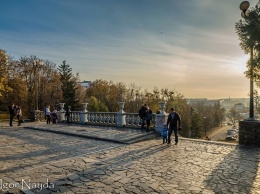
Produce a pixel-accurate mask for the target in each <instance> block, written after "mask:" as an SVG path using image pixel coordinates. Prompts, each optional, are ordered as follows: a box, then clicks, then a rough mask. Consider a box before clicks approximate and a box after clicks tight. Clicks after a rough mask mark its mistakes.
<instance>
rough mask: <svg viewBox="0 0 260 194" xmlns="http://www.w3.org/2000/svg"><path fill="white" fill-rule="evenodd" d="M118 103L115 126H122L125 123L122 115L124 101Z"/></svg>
mask: <svg viewBox="0 0 260 194" xmlns="http://www.w3.org/2000/svg"><path fill="white" fill-rule="evenodd" d="M118 104H119V112H118V113H117V126H118V127H124V126H125V125H126V122H125V115H124V105H125V103H124V102H118Z"/></svg>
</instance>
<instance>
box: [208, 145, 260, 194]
mask: <svg viewBox="0 0 260 194" xmlns="http://www.w3.org/2000/svg"><path fill="white" fill-rule="evenodd" d="M259 163H260V149H259V148H254V147H244V146H236V148H235V149H234V150H232V151H231V152H230V153H228V154H227V155H226V156H225V157H224V158H223V160H222V161H220V163H219V164H218V165H217V166H216V167H215V168H214V170H213V171H212V172H211V173H210V175H209V176H208V177H207V179H206V181H205V184H206V185H207V186H206V187H207V189H209V190H211V191H213V192H214V193H216V194H224V193H252V190H254V191H253V193H255V192H256V191H260V185H259V182H258V183H257V184H255V183H256V182H257V177H258V181H259V176H260V174H259V172H258V171H259V169H258V168H259Z"/></svg>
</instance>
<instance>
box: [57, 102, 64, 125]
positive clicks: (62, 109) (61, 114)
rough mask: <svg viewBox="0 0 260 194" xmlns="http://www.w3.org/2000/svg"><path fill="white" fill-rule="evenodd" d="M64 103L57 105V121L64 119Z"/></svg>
mask: <svg viewBox="0 0 260 194" xmlns="http://www.w3.org/2000/svg"><path fill="white" fill-rule="evenodd" d="M64 104H65V103H59V105H60V111H59V112H58V122H64V121H65V110H64Z"/></svg>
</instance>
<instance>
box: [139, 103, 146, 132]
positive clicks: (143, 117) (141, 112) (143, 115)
mask: <svg viewBox="0 0 260 194" xmlns="http://www.w3.org/2000/svg"><path fill="white" fill-rule="evenodd" d="M146 111H147V104H144V105H143V106H142V107H141V108H140V109H139V117H140V119H141V129H145V127H144V124H145V120H146Z"/></svg>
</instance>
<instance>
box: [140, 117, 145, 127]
mask: <svg viewBox="0 0 260 194" xmlns="http://www.w3.org/2000/svg"><path fill="white" fill-rule="evenodd" d="M144 124H145V117H143V118H141V129H144Z"/></svg>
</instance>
